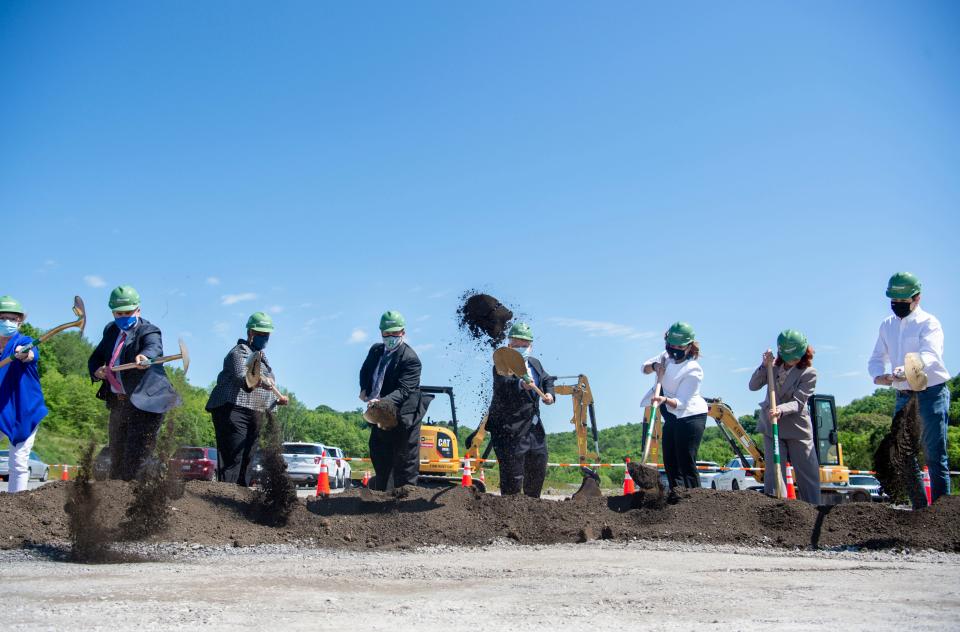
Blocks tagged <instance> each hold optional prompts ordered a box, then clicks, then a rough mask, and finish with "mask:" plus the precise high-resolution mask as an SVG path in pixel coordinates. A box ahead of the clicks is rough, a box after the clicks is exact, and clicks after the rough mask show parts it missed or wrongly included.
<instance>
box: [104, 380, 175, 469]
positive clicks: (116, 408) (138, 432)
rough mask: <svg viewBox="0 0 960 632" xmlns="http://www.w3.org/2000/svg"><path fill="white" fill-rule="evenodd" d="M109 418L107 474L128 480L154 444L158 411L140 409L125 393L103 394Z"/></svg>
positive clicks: (148, 454)
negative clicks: (150, 411) (108, 472)
mask: <svg viewBox="0 0 960 632" xmlns="http://www.w3.org/2000/svg"><path fill="white" fill-rule="evenodd" d="M107 407H108V408H109V409H110V422H109V425H108V426H107V436H108V437H109V441H110V478H113V479H119V480H122V481H132V480H133V479H135V478H136V477H137V472H139V471H140V467H141V466H143V462H144V461H146V460H147V458H148V457H149V456H150V455H151V454H153V450H154V448H156V447H157V433H158V432H159V431H160V424H161V423H163V414H162V413H148V412H146V411H144V410H140V409H139V408H137V407H136V406H134V405H133V404H132V403H130V400H129V399H128V398H127V396H126V395H117V394H115V393H110V394H109V395H107Z"/></svg>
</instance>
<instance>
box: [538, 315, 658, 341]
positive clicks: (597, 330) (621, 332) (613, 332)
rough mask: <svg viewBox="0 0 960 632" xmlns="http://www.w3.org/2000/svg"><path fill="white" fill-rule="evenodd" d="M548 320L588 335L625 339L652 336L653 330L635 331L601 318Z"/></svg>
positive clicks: (627, 326) (653, 334)
mask: <svg viewBox="0 0 960 632" xmlns="http://www.w3.org/2000/svg"><path fill="white" fill-rule="evenodd" d="M550 322H552V323H554V324H556V325H559V326H561V327H572V328H573V329H579V330H580V331H583V332H585V333H586V334H587V335H588V336H604V337H608V338H624V339H626V340H639V339H642V338H652V337H653V336H655V335H656V334H655V332H652V331H637V330H636V329H634V328H633V327H630V326H629V325H620V324H617V323H610V322H606V321H602V320H579V319H576V318H551V319H550Z"/></svg>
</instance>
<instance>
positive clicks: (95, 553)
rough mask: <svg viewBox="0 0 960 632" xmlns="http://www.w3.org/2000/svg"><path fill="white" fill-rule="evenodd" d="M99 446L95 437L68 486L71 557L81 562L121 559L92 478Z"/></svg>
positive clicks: (67, 509) (73, 560)
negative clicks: (100, 516)
mask: <svg viewBox="0 0 960 632" xmlns="http://www.w3.org/2000/svg"><path fill="white" fill-rule="evenodd" d="M95 449H96V445H95V444H94V442H93V441H91V442H90V445H89V446H87V448H86V449H85V450H84V452H83V455H82V456H81V457H80V470H79V473H78V474H77V477H76V478H75V479H74V480H73V482H72V483H71V484H70V488H69V489H68V490H67V502H66V503H65V504H64V506H63V510H64V511H65V512H66V513H67V518H68V520H67V525H68V527H69V530H70V544H71V546H70V560H71V561H72V562H79V563H81V564H96V563H107V562H114V561H119V560H118V559H117V558H118V556H117V555H116V554H115V553H114V552H113V551H111V550H110V548H109V545H110V542H111V540H112V537H111V532H110V530H109V529H107V528H106V527H104V526H103V525H102V524H100V521H99V520H98V519H97V508H98V507H99V506H100V499H99V498H97V494H96V492H95V490H94V486H93V483H92V482H91V479H92V477H93V453H94V450H95Z"/></svg>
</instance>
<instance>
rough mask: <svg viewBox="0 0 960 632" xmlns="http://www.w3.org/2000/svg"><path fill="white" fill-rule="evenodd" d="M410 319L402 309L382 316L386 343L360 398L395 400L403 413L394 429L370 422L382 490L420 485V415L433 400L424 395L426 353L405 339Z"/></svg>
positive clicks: (363, 376) (373, 359)
mask: <svg viewBox="0 0 960 632" xmlns="http://www.w3.org/2000/svg"><path fill="white" fill-rule="evenodd" d="M405 325H406V323H405V321H404V319H403V316H402V315H401V314H400V313H399V312H394V311H389V312H386V313H385V314H384V315H383V316H382V317H381V318H380V333H381V335H382V336H383V342H378V343H377V344H375V345H373V346H372V347H370V351H369V353H367V359H366V360H364V361H363V366H362V367H361V368H360V399H361V400H362V401H364V402H367V407H370V406H372V405H373V404H375V403H376V402H377V401H379V400H384V401H387V402H389V403H390V404H391V405H392V407H393V408H394V409H395V410H396V413H397V425H396V426H395V427H393V428H391V429H390V430H382V429H380V428H379V427H377V426H371V427H370V460H371V461H373V469H374V471H375V472H376V476H375V477H374V478H373V479H372V481H371V483H370V487H371V488H373V489H378V490H381V491H384V490H388V489H393V488H395V487H402V486H404V485H416V484H417V475H418V474H419V472H420V420H421V419H423V416H424V414H426V408H427V404H429V399H428V398H426V397H421V394H420V358H418V357H417V354H416V352H415V351H414V350H413V347H411V346H410V345H408V344H407V343H406V342H404V340H403V334H404V327H405Z"/></svg>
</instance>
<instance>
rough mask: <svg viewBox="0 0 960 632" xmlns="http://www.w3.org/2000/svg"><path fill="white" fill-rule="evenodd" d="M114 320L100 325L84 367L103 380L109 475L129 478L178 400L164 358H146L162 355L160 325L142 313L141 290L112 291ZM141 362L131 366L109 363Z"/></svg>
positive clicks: (154, 444)
mask: <svg viewBox="0 0 960 632" xmlns="http://www.w3.org/2000/svg"><path fill="white" fill-rule="evenodd" d="M109 305H110V310H111V311H112V312H113V322H112V323H110V324H109V325H107V326H106V327H105V328H104V330H103V339H102V340H101V341H100V344H98V345H97V348H96V349H94V351H93V354H92V355H91V356H90V360H89V361H88V362H87V368H88V370H89V371H90V378H91V379H92V380H93V381H94V382H97V381H102V382H103V384H101V385H100V390H99V391H98V392H97V397H99V398H100V399H102V400H105V401H106V402H107V408H109V409H110V425H109V431H108V434H109V441H110V478H116V479H121V480H125V481H129V480H133V479H134V478H135V477H136V475H137V471H138V470H139V469H140V466H141V465H143V462H144V460H145V459H146V458H147V457H148V456H150V454H151V453H152V452H153V449H154V447H155V446H156V443H157V433H158V432H159V430H160V424H161V423H162V422H163V415H164V413H166V412H167V411H168V410H170V409H171V408H173V407H175V406H178V405H179V404H180V396H179V395H177V392H176V391H175V390H174V389H173V385H172V384H170V380H168V379H167V374H166V373H165V372H164V369H163V365H162V364H154V365H149V364H147V361H149V360H152V359H153V358H156V357H159V356H162V355H163V340H162V338H161V335H160V329H158V328H157V326H156V325H153V324H151V323H149V322H147V321H146V320H143V319H142V318H141V317H140V295H139V294H138V293H137V291H136V290H135V289H133V288H132V287H130V286H129V285H122V286H120V287H118V288H116V289H115V290H113V292H111V293H110V303H109ZM129 362H138V363H142V366H138V367H137V369H134V370H131V371H120V372H114V371H111V370H110V367H113V366H117V365H119V364H126V363H129Z"/></svg>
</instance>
